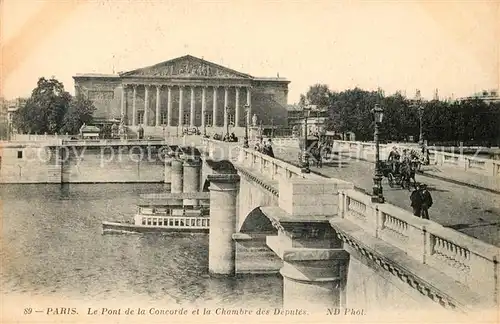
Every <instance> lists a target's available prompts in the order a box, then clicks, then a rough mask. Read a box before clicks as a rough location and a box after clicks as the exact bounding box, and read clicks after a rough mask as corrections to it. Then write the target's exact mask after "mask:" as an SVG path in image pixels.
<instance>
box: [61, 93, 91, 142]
mask: <svg viewBox="0 0 500 324" xmlns="http://www.w3.org/2000/svg"><path fill="white" fill-rule="evenodd" d="M95 110H96V108H95V106H94V104H93V103H92V101H90V100H89V99H86V98H85V97H84V96H83V95H78V96H76V97H75V98H73V99H72V100H71V102H70V105H69V109H68V112H67V113H66V115H65V116H64V120H63V125H62V127H61V132H62V133H69V134H77V133H78V131H79V130H80V127H81V126H82V125H83V124H84V123H85V124H89V123H90V122H91V121H92V115H93V113H94V111H95Z"/></svg>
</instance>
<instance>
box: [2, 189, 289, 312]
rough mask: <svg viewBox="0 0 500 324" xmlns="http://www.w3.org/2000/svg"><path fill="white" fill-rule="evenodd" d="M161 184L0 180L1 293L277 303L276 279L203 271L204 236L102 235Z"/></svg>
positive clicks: (205, 266) (205, 265)
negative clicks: (106, 224)
mask: <svg viewBox="0 0 500 324" xmlns="http://www.w3.org/2000/svg"><path fill="white" fill-rule="evenodd" d="M161 190H163V185H161V184H99V185H87V184H71V185H64V186H60V185H3V186H0V195H1V202H2V205H3V206H2V211H3V229H2V245H3V247H2V251H1V253H2V259H3V271H2V274H1V282H2V288H3V293H4V294H6V295H8V294H9V293H15V294H27V295H30V296H37V295H39V296H52V295H53V296H55V297H57V298H62V297H67V298H72V299H79V298H84V299H86V300H108V299H116V298H132V299H133V298H140V299H141V300H144V299H146V300H150V301H153V302H159V301H161V302H162V303H163V304H164V303H165V302H167V303H169V304H170V303H176V304H184V305H187V304H189V305H200V306H202V305H205V304H220V305H228V306H245V307H247V308H248V307H259V306H261V305H262V304H265V305H267V306H269V307H275V306H276V307H280V306H281V303H282V297H281V294H282V279H281V277H279V276H278V275H276V276H245V277H240V278H224V279H215V278H210V277H209V276H208V236H207V235H206V234H183V235H158V234H156V235H155V234H147V235H102V234H101V231H102V230H101V221H102V220H105V219H107V220H125V219H131V218H132V216H133V211H134V207H135V204H136V203H137V201H138V197H139V194H140V193H151V192H158V191H161Z"/></svg>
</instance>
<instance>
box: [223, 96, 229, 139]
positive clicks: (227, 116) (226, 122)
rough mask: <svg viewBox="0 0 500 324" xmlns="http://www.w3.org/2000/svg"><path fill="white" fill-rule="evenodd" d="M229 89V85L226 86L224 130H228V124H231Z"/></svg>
mask: <svg viewBox="0 0 500 324" xmlns="http://www.w3.org/2000/svg"><path fill="white" fill-rule="evenodd" d="M228 96H229V91H228V88H227V87H224V132H225V131H226V130H227V125H228V124H229V114H228V106H227V105H228V104H229V100H228V99H229V98H228Z"/></svg>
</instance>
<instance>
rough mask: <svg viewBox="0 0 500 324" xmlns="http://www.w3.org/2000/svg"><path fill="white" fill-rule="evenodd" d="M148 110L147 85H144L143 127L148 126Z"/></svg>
mask: <svg viewBox="0 0 500 324" xmlns="http://www.w3.org/2000/svg"><path fill="white" fill-rule="evenodd" d="M148 110H149V85H147V84H145V85H144V121H143V124H144V126H148Z"/></svg>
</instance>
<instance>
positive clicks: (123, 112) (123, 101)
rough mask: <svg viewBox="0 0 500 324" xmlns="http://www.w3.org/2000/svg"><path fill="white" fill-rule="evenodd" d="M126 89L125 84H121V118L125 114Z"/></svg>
mask: <svg viewBox="0 0 500 324" xmlns="http://www.w3.org/2000/svg"><path fill="white" fill-rule="evenodd" d="M126 91H127V85H125V84H124V85H122V107H121V114H122V118H123V116H125V104H126V101H125V100H126V98H127V96H126Z"/></svg>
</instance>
